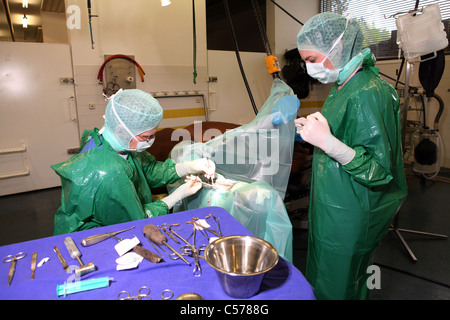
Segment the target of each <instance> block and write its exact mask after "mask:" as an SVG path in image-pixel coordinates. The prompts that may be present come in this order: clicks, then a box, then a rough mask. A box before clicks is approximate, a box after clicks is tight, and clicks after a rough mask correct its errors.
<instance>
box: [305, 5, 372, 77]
mask: <svg viewBox="0 0 450 320" xmlns="http://www.w3.org/2000/svg"><path fill="white" fill-rule="evenodd" d="M346 23H347V18H345V17H343V16H341V15H339V14H337V13H333V12H323V13H319V14H317V15H315V16H313V17H312V18H311V19H309V20H308V21H307V22H306V23H305V25H304V26H303V27H302V28H301V29H300V32H299V33H298V35H297V47H298V49H299V50H311V51H315V52H318V53H320V54H323V55H327V53H328V51H330V49H331V47H332V46H333V42H334V41H335V40H336V39H337V38H339V36H340V35H341V34H342V32H344V30H345V33H344V36H343V37H342V39H341V44H338V45H337V46H336V47H335V48H334V49H333V51H331V52H330V54H329V56H328V59H330V61H331V62H332V63H333V66H334V67H335V68H336V69H341V68H343V67H344V66H345V65H346V64H347V63H348V62H349V61H350V59H351V58H353V57H354V56H355V55H357V54H358V52H360V51H361V49H362V42H363V34H362V31H361V28H360V27H359V25H358V22H357V21H356V20H355V19H350V20H349V22H348V26H347V29H345V25H346Z"/></svg>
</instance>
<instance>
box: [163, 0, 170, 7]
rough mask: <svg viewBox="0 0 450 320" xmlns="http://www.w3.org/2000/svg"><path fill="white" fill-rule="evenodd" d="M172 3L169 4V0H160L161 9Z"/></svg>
mask: <svg viewBox="0 0 450 320" xmlns="http://www.w3.org/2000/svg"><path fill="white" fill-rule="evenodd" d="M171 3H172V2H170V0H161V5H162V6H163V7H166V6H168V5H170V4H171Z"/></svg>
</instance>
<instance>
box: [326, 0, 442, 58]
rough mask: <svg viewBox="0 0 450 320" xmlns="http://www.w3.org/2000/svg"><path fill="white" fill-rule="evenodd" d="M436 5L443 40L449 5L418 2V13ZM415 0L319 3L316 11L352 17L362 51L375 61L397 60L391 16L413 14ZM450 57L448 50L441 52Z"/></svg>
mask: <svg viewBox="0 0 450 320" xmlns="http://www.w3.org/2000/svg"><path fill="white" fill-rule="evenodd" d="M434 3H438V4H439V7H440V9H441V15H442V22H443V23H444V28H445V31H446V32H447V38H449V35H450V1H448V0H422V1H420V2H419V7H418V9H422V8H424V7H426V6H428V5H430V4H434ZM415 5H416V0H364V1H361V0H321V1H320V11H321V12H326V11H331V12H336V13H339V14H342V15H344V16H348V15H349V14H353V17H354V18H356V19H357V20H358V22H359V24H360V26H361V28H362V30H363V33H364V43H363V48H365V47H370V49H371V50H372V52H373V53H374V54H375V56H376V57H377V59H378V60H383V59H397V58H398V45H397V42H396V40H397V27H396V25H395V18H394V17H392V15H394V14H396V13H400V12H403V14H404V13H406V12H408V11H410V10H414V7H415ZM444 52H445V53H446V54H448V53H450V48H449V47H448V46H447V48H446V49H445V50H444Z"/></svg>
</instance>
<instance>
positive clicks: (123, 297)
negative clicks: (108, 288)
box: [117, 286, 152, 300]
mask: <svg viewBox="0 0 450 320" xmlns="http://www.w3.org/2000/svg"><path fill="white" fill-rule="evenodd" d="M141 291H143V292H141ZM145 291H146V293H144V292H145ZM149 294H150V288H149V287H146V286H143V287H140V288H139V290H138V294H137V296H131V295H130V293H129V292H128V291H125V290H124V291H120V292H119V294H118V295H117V299H119V300H142V299H143V298H145V299H148V300H152V298H150V296H149Z"/></svg>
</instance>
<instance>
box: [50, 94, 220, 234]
mask: <svg viewBox="0 0 450 320" xmlns="http://www.w3.org/2000/svg"><path fill="white" fill-rule="evenodd" d="M162 114H163V110H162V108H161V106H160V105H159V103H158V101H157V100H156V99H154V98H153V97H152V96H151V95H150V94H148V93H146V92H143V91H141V90H137V89H131V90H121V91H119V92H118V93H116V94H115V95H114V96H112V97H110V99H109V102H108V105H107V108H106V111H105V125H104V127H103V128H102V129H101V130H99V129H97V128H95V129H94V130H90V131H88V130H87V131H85V132H84V133H83V137H82V139H81V143H80V150H81V151H80V152H79V153H78V154H77V155H75V156H73V157H72V158H70V159H69V160H67V161H65V162H62V163H58V164H55V165H53V166H52V168H53V170H55V172H56V173H57V174H58V175H59V176H60V178H61V185H62V193H61V205H60V207H59V209H58V211H57V212H56V214H55V223H54V231H53V233H54V234H55V235H58V234H65V233H69V232H75V231H80V230H85V229H90V228H95V227H100V226H105V225H111V224H116V223H121V222H126V221H132V220H138V219H143V218H148V217H153V216H160V215H164V214H167V213H169V210H170V209H171V208H172V207H173V206H174V205H175V204H176V203H177V202H179V201H180V200H181V199H183V198H185V197H187V196H189V195H193V194H195V193H196V192H197V191H198V190H199V189H200V188H201V183H196V182H193V181H189V182H187V183H184V184H182V185H180V187H178V188H177V189H176V190H175V191H173V192H172V193H171V194H170V195H169V196H167V197H165V198H163V199H161V200H156V201H154V202H152V193H151V188H152V187H161V186H165V185H167V184H169V183H173V182H176V181H178V180H179V179H180V177H183V176H185V175H187V174H190V173H200V172H205V173H206V174H207V175H208V176H210V175H213V174H214V172H215V164H214V162H212V161H211V160H208V159H198V160H193V161H187V162H184V163H179V164H175V162H174V161H173V160H171V159H167V160H166V161H165V162H159V161H156V159H155V157H153V156H152V155H150V154H149V153H148V152H145V150H146V149H147V148H149V147H150V146H151V144H152V143H153V141H154V134H155V133H156V130H157V127H158V125H159V123H160V122H161V120H162Z"/></svg>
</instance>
